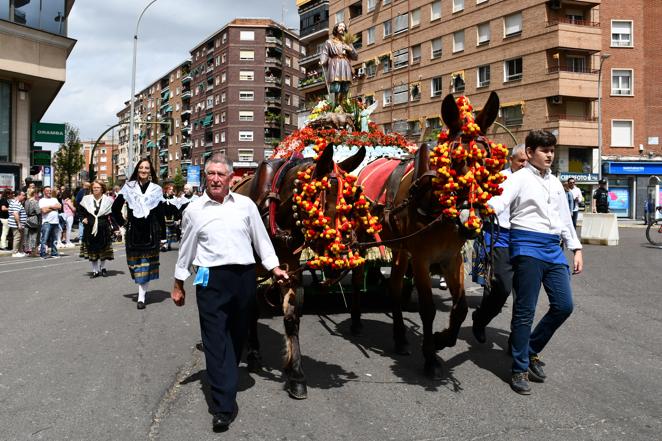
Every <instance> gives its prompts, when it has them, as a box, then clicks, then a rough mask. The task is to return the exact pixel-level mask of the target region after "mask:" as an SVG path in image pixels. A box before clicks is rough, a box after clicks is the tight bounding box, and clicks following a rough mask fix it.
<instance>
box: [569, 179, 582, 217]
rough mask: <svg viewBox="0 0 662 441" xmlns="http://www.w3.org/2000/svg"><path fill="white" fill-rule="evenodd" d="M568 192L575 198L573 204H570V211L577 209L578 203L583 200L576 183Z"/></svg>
mask: <svg viewBox="0 0 662 441" xmlns="http://www.w3.org/2000/svg"><path fill="white" fill-rule="evenodd" d="M570 193H572V198H573V199H574V200H575V202H574V204H572V205H573V208H572V211H579V203H580V202H584V195H583V194H582V191H581V190H580V189H579V187H577V186H576V185H575V186H574V187H572V188H571V189H570Z"/></svg>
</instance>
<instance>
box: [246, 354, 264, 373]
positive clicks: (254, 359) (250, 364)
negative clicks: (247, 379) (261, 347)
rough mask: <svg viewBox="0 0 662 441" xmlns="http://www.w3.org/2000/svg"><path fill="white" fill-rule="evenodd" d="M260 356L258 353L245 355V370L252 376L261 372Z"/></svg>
mask: <svg viewBox="0 0 662 441" xmlns="http://www.w3.org/2000/svg"><path fill="white" fill-rule="evenodd" d="M262 366H263V365H262V356H261V355H260V353H259V352H258V351H250V352H249V353H248V354H247V355H246V368H247V369H248V372H251V373H253V374H255V373H258V372H260V371H261V370H262Z"/></svg>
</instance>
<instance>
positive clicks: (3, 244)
mask: <svg viewBox="0 0 662 441" xmlns="http://www.w3.org/2000/svg"><path fill="white" fill-rule="evenodd" d="M11 197H12V191H11V190H10V189H8V188H7V189H5V190H3V192H2V196H0V228H1V229H2V232H1V233H0V250H8V249H9V244H8V243H7V236H9V225H8V221H9V200H10V199H11Z"/></svg>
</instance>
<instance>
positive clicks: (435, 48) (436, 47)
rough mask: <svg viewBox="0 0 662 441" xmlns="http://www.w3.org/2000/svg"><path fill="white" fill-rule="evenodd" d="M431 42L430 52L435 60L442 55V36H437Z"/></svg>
mask: <svg viewBox="0 0 662 441" xmlns="http://www.w3.org/2000/svg"><path fill="white" fill-rule="evenodd" d="M431 43H432V52H431V53H430V58H431V59H433V60H434V59H435V58H439V57H441V37H438V38H435V39H434V40H432V42H431Z"/></svg>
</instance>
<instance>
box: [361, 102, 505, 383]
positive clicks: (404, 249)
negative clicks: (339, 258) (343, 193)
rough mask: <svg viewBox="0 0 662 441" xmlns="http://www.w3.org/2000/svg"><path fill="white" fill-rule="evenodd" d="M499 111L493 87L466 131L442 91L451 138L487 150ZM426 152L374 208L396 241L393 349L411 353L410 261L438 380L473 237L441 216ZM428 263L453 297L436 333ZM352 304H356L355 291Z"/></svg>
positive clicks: (460, 317) (462, 302)
mask: <svg viewBox="0 0 662 441" xmlns="http://www.w3.org/2000/svg"><path fill="white" fill-rule="evenodd" d="M498 111H499V98H498V96H497V95H496V93H494V92H492V93H491V94H490V97H489V99H488V101H487V103H486V104H485V106H484V108H483V109H482V111H481V112H480V114H479V115H477V116H476V118H475V122H476V123H477V124H478V126H479V127H480V133H479V134H478V135H477V136H476V137H470V136H468V135H467V134H465V133H463V131H462V124H463V123H462V121H461V119H460V111H459V109H458V106H457V104H456V102H455V99H454V98H453V96H452V95H448V96H446V97H445V99H444V100H443V102H442V106H441V115H442V119H443V121H444V123H445V125H446V127H447V128H448V130H449V133H448V136H449V140H450V141H452V142H454V143H458V142H460V141H463V142H465V143H466V142H469V141H471V140H473V141H476V142H477V143H478V144H479V145H480V146H481V147H482V148H483V149H485V150H486V151H487V152H488V154H489V142H487V141H486V140H485V138H484V137H483V135H484V133H485V132H486V131H487V129H488V128H489V127H490V126H491V125H492V123H493V122H494V121H495V119H496V117H497V115H498ZM429 153H430V149H429V147H428V146H427V144H423V145H422V146H421V148H420V149H419V150H418V152H417V153H416V157H415V158H414V159H412V160H409V163H408V165H409V171H408V172H406V173H405V172H404V170H403V169H402V168H401V170H402V172H401V173H404V174H400V176H397V179H389V180H388V181H387V182H386V183H385V186H391V188H390V189H389V188H386V189H385V190H383V191H384V192H386V193H388V192H391V193H392V195H393V196H392V198H390V201H389V200H387V202H386V205H383V204H376V205H375V206H374V209H375V214H377V215H378V216H379V217H380V221H381V223H382V226H383V230H382V234H381V236H382V239H383V240H384V241H389V240H394V241H396V242H397V244H396V245H394V246H393V261H392V264H391V278H390V286H389V289H390V293H391V297H392V308H393V337H394V340H395V351H396V353H398V354H402V355H406V354H409V345H408V342H407V337H406V335H405V332H406V329H405V324H404V321H403V317H402V303H403V302H402V290H403V278H404V276H405V273H406V272H407V270H408V267H409V265H410V264H411V270H412V274H413V277H414V283H415V286H416V288H417V291H418V302H419V314H420V317H421V321H422V323H423V345H422V352H423V356H424V359H425V362H424V368H425V373H426V375H428V376H429V377H431V378H433V379H436V380H438V379H442V378H443V367H442V364H441V362H440V360H439V359H438V358H437V356H436V351H437V350H441V349H443V348H445V347H452V346H455V344H456V341H457V336H458V333H459V330H460V326H461V325H462V322H463V321H464V319H465V317H466V315H467V311H468V307H467V302H466V298H465V291H464V264H463V258H462V247H463V245H464V244H465V242H466V240H467V239H470V238H473V237H472V232H471V231H469V230H468V229H466V228H465V227H464V226H463V225H462V223H461V222H460V220H459V219H453V220H451V219H448V218H445V217H442V207H441V205H440V203H439V202H438V197H437V196H436V195H434V193H433V188H432V179H433V177H434V176H435V171H434V170H429ZM412 162H413V164H412ZM403 165H404V164H403ZM366 171H369V167H366V168H365V169H364V170H363V171H362V172H361V174H359V182H361V180H362V174H363V173H364V172H366ZM463 197H464V198H466V195H464V196H462V195H460V200H458V206H461V205H462V204H463V202H465V200H463V199H462V198H463ZM399 238H402V240H399ZM431 267H434V268H438V270H439V272H441V274H442V275H444V276H445V278H446V282H447V284H448V288H449V290H450V294H451V297H452V302H453V305H452V309H451V312H450V320H449V324H448V327H447V328H446V329H444V330H443V331H441V332H436V333H433V327H432V326H433V321H434V318H435V315H436V309H435V305H434V301H433V297H432V285H431V280H430V268H431ZM353 304H354V305H356V304H357V301H356V297H354V302H353ZM352 325H353V326H354V327H356V328H360V316H359V313H358V311H357V308H356V307H355V306H353V308H352Z"/></svg>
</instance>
